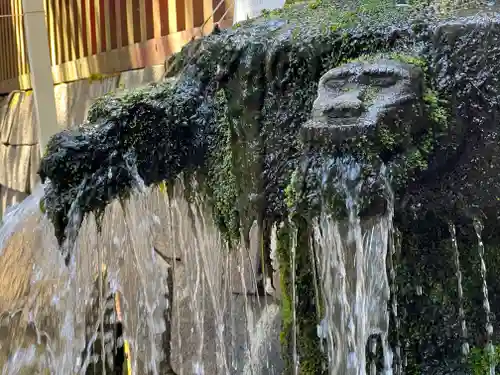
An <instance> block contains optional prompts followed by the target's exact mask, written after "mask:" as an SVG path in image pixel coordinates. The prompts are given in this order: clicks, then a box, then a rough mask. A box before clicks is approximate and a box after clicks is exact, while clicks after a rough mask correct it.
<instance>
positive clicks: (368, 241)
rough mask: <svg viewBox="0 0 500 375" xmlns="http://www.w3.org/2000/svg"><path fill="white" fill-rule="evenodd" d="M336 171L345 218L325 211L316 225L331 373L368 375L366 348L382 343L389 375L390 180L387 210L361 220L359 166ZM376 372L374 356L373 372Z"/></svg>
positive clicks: (315, 235)
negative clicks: (343, 200)
mask: <svg viewBox="0 0 500 375" xmlns="http://www.w3.org/2000/svg"><path fill="white" fill-rule="evenodd" d="M337 174H338V176H336V177H337V178H335V179H334V180H335V181H337V182H336V185H337V186H336V190H337V191H340V192H342V193H343V194H344V196H345V203H346V208H347V212H348V217H347V220H346V221H341V222H339V221H338V220H336V219H335V218H334V217H332V216H331V215H329V214H328V213H326V212H325V213H323V214H321V216H320V217H319V218H318V219H317V221H316V224H315V228H314V243H315V247H316V256H317V263H318V266H319V267H318V268H319V275H320V277H319V279H320V280H321V283H322V285H321V290H323V302H324V322H325V324H324V326H326V327H325V328H326V331H327V334H326V342H327V347H328V350H327V353H328V362H329V373H330V374H331V375H334V374H335V375H337V374H345V375H350V374H352V375H364V374H366V363H367V359H366V346H367V345H368V346H369V349H370V352H371V353H372V354H373V355H374V354H375V353H376V351H377V348H376V347H377V343H378V342H379V343H380V345H381V347H382V351H383V369H382V373H383V374H387V375H389V374H392V373H393V369H392V368H393V367H392V365H393V363H392V362H393V354H392V350H391V348H390V347H389V344H388V333H389V310H388V308H387V305H388V302H389V299H390V285H389V278H388V275H387V265H386V259H387V255H388V250H389V247H390V244H391V236H392V234H393V227H392V215H393V209H392V193H391V190H390V188H389V185H388V184H387V183H386V188H387V189H386V192H387V193H388V203H389V205H388V209H387V212H386V213H385V214H384V215H381V216H376V217H373V218H369V219H364V220H363V221H362V220H361V219H360V218H359V216H358V214H357V212H358V208H359V205H360V201H361V199H362V197H361V196H360V191H361V188H362V184H363V181H362V180H361V179H359V176H360V174H361V170H360V166H359V165H357V164H356V163H349V162H348V163H345V164H344V163H341V164H340V166H339V168H338V171H337ZM390 256H392V253H391V254H390ZM392 271H394V270H392ZM376 373H377V369H376V366H375V363H374V360H373V361H372V364H371V366H370V374H376Z"/></svg>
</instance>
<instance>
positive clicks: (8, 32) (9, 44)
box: [5, 3, 16, 78]
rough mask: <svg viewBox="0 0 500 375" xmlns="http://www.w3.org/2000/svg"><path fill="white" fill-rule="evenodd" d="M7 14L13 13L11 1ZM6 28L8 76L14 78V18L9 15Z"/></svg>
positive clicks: (7, 5) (7, 7)
mask: <svg viewBox="0 0 500 375" xmlns="http://www.w3.org/2000/svg"><path fill="white" fill-rule="evenodd" d="M5 14H6V15H10V14H12V9H11V6H10V3H7V4H6V7H5ZM6 20H7V22H6V25H7V26H6V30H5V35H6V36H7V55H6V60H7V78H14V76H15V75H14V59H15V57H16V55H15V52H16V51H15V49H14V43H13V42H12V41H13V34H12V18H10V17H7V18H6Z"/></svg>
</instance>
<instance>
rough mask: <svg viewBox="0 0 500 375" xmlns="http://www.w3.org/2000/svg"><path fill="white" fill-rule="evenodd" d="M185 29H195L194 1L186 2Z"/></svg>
mask: <svg viewBox="0 0 500 375" xmlns="http://www.w3.org/2000/svg"><path fill="white" fill-rule="evenodd" d="M184 17H185V18H184V20H185V23H184V29H185V30H190V29H192V28H194V6H193V0H184Z"/></svg>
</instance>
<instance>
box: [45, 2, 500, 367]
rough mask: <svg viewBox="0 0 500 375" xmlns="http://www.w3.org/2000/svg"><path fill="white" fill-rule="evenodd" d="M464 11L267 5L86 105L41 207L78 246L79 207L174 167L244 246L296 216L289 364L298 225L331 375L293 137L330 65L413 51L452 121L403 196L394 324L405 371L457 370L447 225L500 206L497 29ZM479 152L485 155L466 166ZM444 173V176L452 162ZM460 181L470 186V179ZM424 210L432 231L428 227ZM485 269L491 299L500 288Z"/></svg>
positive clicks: (303, 353) (301, 317)
mask: <svg viewBox="0 0 500 375" xmlns="http://www.w3.org/2000/svg"><path fill="white" fill-rule="evenodd" d="M450 17H451V16H450ZM450 19H452V18H450ZM454 19H455V21H448V20H445V21H443V20H439V19H438V18H435V17H434V16H432V15H431V14H429V13H426V12H425V11H423V12H422V13H418V12H413V11H411V10H407V9H402V8H397V9H396V8H394V7H393V6H392V2H389V1H387V2H386V1H372V2H366V1H365V2H363V1H361V2H356V3H355V4H353V3H349V4H347V5H346V4H342V5H340V4H337V3H334V2H327V1H322V2H321V1H317V2H314V3H310V4H298V5H296V6H291V7H287V8H286V9H285V10H282V11H274V12H270V13H266V15H265V16H264V17H262V18H260V19H257V20H253V21H247V22H245V23H242V24H241V25H235V27H234V28H232V29H229V30H222V31H221V30H215V31H214V33H213V34H211V35H209V36H207V37H205V38H203V39H199V40H195V41H193V42H192V43H190V44H188V45H187V46H186V47H185V48H184V49H183V50H182V51H181V52H180V53H179V54H178V55H175V56H174V57H173V58H172V59H171V60H170V61H169V63H168V67H169V69H170V70H169V71H170V77H171V79H170V80H169V81H166V82H163V83H160V84H158V85H154V86H151V87H148V88H145V89H141V90H138V91H132V92H129V93H126V94H121V95H115V96H106V97H103V98H102V99H100V100H99V101H97V102H96V103H95V105H94V106H93V108H92V109H91V111H90V114H89V121H90V123H89V124H85V125H83V126H82V127H80V128H79V129H74V130H71V131H67V132H64V133H60V134H58V135H56V136H55V137H53V138H52V140H51V142H50V143H49V145H48V148H47V150H46V154H45V157H44V159H43V161H42V165H41V169H40V175H41V177H42V179H50V181H51V184H50V185H49V186H48V188H47V190H46V194H45V198H44V205H43V206H44V209H45V210H46V212H47V214H48V215H49V217H50V218H51V219H52V221H53V222H54V225H55V230H56V235H57V237H58V239H59V240H60V243H61V244H63V243H64V241H65V240H67V241H69V242H70V243H71V241H72V240H74V238H73V237H72V236H74V231H69V232H68V231H67V230H66V229H67V227H68V224H71V225H76V228H77V227H78V225H79V224H80V222H81V215H73V214H74V213H75V212H79V213H80V214H82V215H84V214H87V213H89V212H91V211H94V212H96V213H98V214H99V213H100V212H102V210H103V209H104V207H105V206H106V205H107V204H108V203H109V202H110V201H111V200H113V199H116V198H119V199H126V198H127V196H128V195H129V194H130V192H131V191H132V189H133V188H134V187H136V186H137V184H138V183H141V182H144V183H145V184H146V185H151V184H161V185H162V186H164V185H163V184H166V186H167V188H168V186H170V185H171V184H170V182H171V181H173V179H175V178H176V177H178V176H179V175H180V174H183V175H184V176H188V177H190V176H192V175H196V177H197V180H198V181H199V182H200V186H199V188H200V189H201V190H202V192H203V193H204V194H205V195H206V197H207V198H208V199H209V201H210V203H211V206H212V210H213V215H214V218H215V220H216V222H217V224H218V225H219V227H220V229H221V231H222V232H223V233H224V234H225V235H226V238H227V240H228V241H238V240H239V237H240V236H239V234H240V231H242V232H243V234H244V236H243V237H244V239H246V237H247V236H246V235H247V233H248V230H249V228H250V226H251V224H252V222H253V221H254V220H257V219H262V218H265V219H266V220H267V221H269V222H271V223H282V222H284V223H286V224H285V226H284V228H282V229H281V230H280V234H279V237H280V241H279V244H280V245H279V254H280V259H281V265H280V268H281V271H282V273H281V277H282V287H283V293H284V295H283V298H282V301H283V320H284V331H283V334H282V340H283V345H284V349H285V350H284V353H285V355H287V356H288V358H287V363H288V366H289V367H288V369H289V370H288V371H290V368H291V367H290V366H293V363H292V359H293V358H291V349H290V338H291V329H292V327H291V323H290V316H289V315H287V314H289V313H290V310H291V308H292V306H291V305H290V303H291V302H290V301H291V299H290V298H291V297H290V296H291V274H290V272H289V271H290V263H289V260H290V251H291V238H292V237H291V233H292V232H293V233H295V232H294V231H296V235H295V234H294V236H293V238H294V239H295V238H296V239H297V246H296V248H295V249H296V252H297V253H296V257H297V259H299V260H300V262H298V264H299V269H297V270H296V282H297V284H296V291H297V300H298V301H299V302H298V304H297V305H296V306H295V309H296V318H297V325H298V327H299V332H300V333H299V341H298V346H297V349H298V353H297V354H298V356H299V358H300V373H301V374H304V375H307V374H314V375H316V374H321V373H323V371H324V370H323V369H324V364H325V356H324V354H322V353H321V351H320V348H319V341H318V340H316V339H315V334H316V325H317V324H318V322H319V316H320V314H318V311H321V308H320V306H318V303H317V302H316V301H315V299H314V291H313V286H312V285H313V284H314V279H313V276H312V275H313V272H311V271H312V270H313V266H312V262H311V259H310V249H309V247H308V246H309V244H308V241H307V236H308V235H309V232H310V229H311V228H310V219H311V216H312V215H314V213H313V212H312V211H307V207H305V208H304V207H302V211H301V210H298V211H297V212H294V216H293V217H292V218H290V217H289V215H290V212H289V206H288V205H287V204H289V203H290V201H289V200H290V199H291V198H290V196H289V195H290V193H291V192H290V189H289V186H290V181H291V179H292V173H293V172H294V171H295V170H297V168H298V167H300V162H301V157H302V156H303V155H304V154H305V152H306V151H307V150H304V149H303V145H302V144H301V143H300V141H299V136H298V132H299V129H300V127H301V126H302V124H303V123H304V122H305V121H306V120H307V119H308V118H309V116H310V110H311V107H312V103H313V101H314V99H315V98H316V91H317V84H318V81H319V78H320V77H321V76H322V75H323V74H324V73H325V72H326V71H328V70H329V69H331V68H333V67H335V66H338V65H340V64H341V63H343V62H346V61H349V60H352V59H357V58H359V57H360V56H365V55H370V54H375V53H397V54H401V53H403V54H406V53H409V54H411V55H417V56H419V59H421V60H422V61H424V62H425V65H426V66H427V67H428V74H429V77H430V79H429V84H430V85H432V87H433V88H434V89H435V90H436V92H437V94H438V95H441V96H443V95H444V96H445V97H446V98H447V99H448V106H449V107H448V109H449V110H451V123H450V124H449V126H448V127H447V128H446V132H445V133H446V134H436V139H438V147H437V148H436V149H435V150H434V155H433V156H432V157H429V158H428V160H425V162H426V165H427V164H428V165H429V168H428V170H426V171H425V173H422V174H419V175H418V176H414V177H413V178H412V180H411V181H410V185H409V186H406V185H404V186H400V187H399V188H398V191H397V193H398V209H399V211H398V212H397V215H396V221H397V222H396V224H397V225H398V226H400V229H401V232H402V234H403V247H402V250H401V254H400V258H399V263H398V265H397V284H398V292H397V293H398V303H399V305H400V310H401V311H402V315H401V329H400V332H401V335H402V336H404V337H403V338H404V340H403V341H404V345H405V346H404V350H405V353H406V354H407V356H408V367H407V371H408V373H414V374H420V373H432V374H445V373H447V372H446V371H448V370H449V368H464V366H465V367H466V366H467V364H465V363H463V364H462V363H460V354H457V353H458V352H457V351H458V349H457V348H458V346H457V345H459V344H460V341H461V340H460V338H459V337H458V336H457V335H458V328H457V314H456V296H455V295H454V294H453V293H454V292H453V291H454V289H453V288H456V286H454V281H453V280H454V278H453V274H454V271H453V266H452V265H451V264H450V259H452V258H451V257H450V251H451V250H450V247H449V246H448V245H447V242H446V241H447V240H448V239H449V233H448V234H447V233H446V228H447V226H446V220H447V218H449V217H450V214H452V213H457V212H458V211H457V207H459V208H460V207H462V206H464V205H467V204H469V205H470V204H471V202H472V204H476V205H479V206H481V207H483V206H484V207H485V208H486V209H487V210H489V211H488V212H493V211H494V210H495V209H496V208H497V202H496V201H494V200H493V202H492V201H491V200H489V201H488V198H491V197H492V196H493V195H492V194H494V193H495V192H496V190H495V186H496V185H495V184H497V183H498V181H497V179H495V178H497V177H494V176H498V173H497V174H496V175H494V174H493V171H495V172H499V171H500V168H497V167H496V164H494V165H495V168H496V169H495V168H492V169H491V170H490V169H487V170H488V171H489V172H487V173H483V174H481V173H479V174H478V172H477V170H478V169H474V168H476V167H477V166H478V165H479V164H481V163H483V164H484V161H485V158H484V156H486V157H487V158H489V159H488V160H489V161H490V162H496V159H497V156H496V155H500V152H497V146H496V145H498V142H496V138H495V137H493V134H494V130H495V129H496V126H497V122H496V121H494V119H497V118H498V117H497V116H498V113H497V112H498V109H497V104H495V103H496V102H495V101H494V98H495V97H496V93H497V89H498V87H500V86H499V84H498V82H497V80H496V74H495V72H498V71H499V68H500V67H499V66H498V64H500V58H497V57H500V56H497V54H498V48H497V47H496V45H497V44H496V41H497V39H498V36H499V35H500V31H499V30H500V29H499V27H498V25H499V24H500V23H499V20H498V17H497V15H496V14H493V15H490V16H486V15H482V16H476V17H469V18H464V19H460V18H454ZM471 28H472V29H471ZM471 34H473V36H471ZM173 77H175V78H173ZM485 98H486V99H485ZM477 103H485V104H484V105H476V104H477ZM485 129H486V130H487V131H486V132H483V130H485ZM488 137H489V138H488ZM470 140H473V141H472V142H468V141H470ZM488 142H489V143H488ZM495 142H496V143H495ZM466 144H468V145H469V146H467V145H466ZM465 146H467V147H468V148H466V149H467V152H465V153H463V152H461V150H463V147H465ZM486 146H487V147H486ZM485 147H486V148H485ZM485 149H486V150H488V152H487V153H486V154H485V153H484V152H483V151H484V150H485ZM499 151H500V150H499ZM318 160H319V159H318ZM473 160H479V161H477V162H476V164H474V163H472V164H470V162H471V161H473ZM478 163H479V164H478ZM450 165H451V167H450ZM481 165H482V164H481ZM448 170H449V171H451V172H450V173H449V174H448V175H447V174H445V173H444V172H443V171H448ZM479 170H483V171H484V170H485V169H484V168H482V169H481V168H480V169H479ZM457 171H458V172H457ZM460 171H461V172H460ZM443 175H444V176H445V178H441V176H443ZM455 176H461V177H464V176H465V177H464V178H466V179H467V178H468V179H469V180H470V181H469V180H467V181H468V182H467V184H464V183H463V182H460V181H459V180H457V179H456V178H455ZM485 178H486V181H488V184H489V185H488V190H487V193H486V192H485V194H483V195H477V197H476V195H475V194H474V189H473V187H474V186H475V185H474V184H477V183H478V182H479V181H481V182H483V181H484V180H483V179H485ZM452 182H453V183H456V186H455V187H454V186H452ZM433 184H434V185H433ZM435 184H438V185H439V188H435ZM462 187H464V188H467V189H469V190H464V189H463V188H462ZM287 188H288V189H287ZM292 193H293V192H292ZM310 193H314V192H310ZM186 194H187V195H189V191H187V192H186ZM287 194H288V197H287V196H286V195H287ZM499 196H500V194H499ZM463 197H466V198H470V199H472V201H471V200H470V199H469V200H467V199H465V200H464V199H462V198H463ZM476 198H478V199H476ZM292 201H293V197H292ZM436 212H439V214H435V213H436ZM460 212H461V211H460ZM426 215H431V216H426ZM460 215H461V216H460ZM68 217H71V218H72V220H74V222H69V221H68ZM456 217H459V218H464V219H463V220H462V221H460V220H459V221H460V222H459V223H458V224H459V225H462V226H463V227H464V228H467V223H466V222H467V220H466V218H465V216H464V215H462V214H461V213H460V214H458V213H457V216H456ZM490 217H492V216H491V215H490V216H488V218H490ZM422 220H423V222H424V224H425V223H432V225H431V226H430V227H429V228H428V227H424V226H422V225H423V224H422ZM494 222H495V220H492V223H494ZM460 228H461V227H460ZM490 228H494V227H492V224H491V225H490V224H488V225H487V226H486V229H485V239H486V243H487V248H488V249H490V250H488V252H487V254H488V255H487V256H488V257H489V258H488V259H489V260H490V261H492V262H496V255H495V254H496V248H497V247H495V246H496V244H498V241H497V240H496V239H495V238H494V237H493V234H492V233H493V231H492V230H491V229H490ZM292 229H293V230H292ZM464 231H465V232H464V233H466V235H464V236H465V237H464V239H463V240H461V241H462V242H461V245H460V248H461V249H463V251H464V253H463V256H464V259H463V260H462V262H463V264H464V274H465V276H464V278H466V279H467V286H466V287H465V290H466V292H465V293H466V296H467V301H468V302H467V303H468V305H467V310H466V311H467V317H468V319H469V320H470V322H471V323H470V326H471V330H475V329H476V327H479V326H481V322H480V320H479V318H478V317H479V316H480V311H481V306H480V301H481V292H480V289H477V288H478V285H479V283H480V279H479V276H478V273H477V269H476V266H477V257H476V256H475V250H474V249H475V244H474V236H473V235H472V234H471V232H470V228H469V231H468V232H467V230H465V229H464ZM422 238H425V239H426V240H425V241H424V240H422ZM495 264H496V263H495ZM491 272H493V271H489V274H488V282H489V283H488V285H489V287H490V288H491V293H490V295H492V296H493V297H492V301H493V300H495V298H497V296H496V291H498V290H499V289H500V286H499V285H500V284H498V281H497V278H494V276H493V274H491ZM497 284H498V285H497ZM417 285H418V286H422V288H423V289H424V290H425V293H424V294H423V295H421V296H419V295H417V294H416V292H415V290H416V289H415V286H417ZM455 285H456V284H455ZM481 303H482V302H481ZM499 312H500V309H498V308H497V309H495V310H494V313H495V314H497V313H499ZM477 329H479V328H477ZM439 335H440V336H439ZM438 336H439V337H438ZM472 336H473V335H471V336H470V337H472ZM397 339H399V338H395V340H397ZM471 340H472V338H471ZM471 344H474V343H471ZM478 345H479V346H481V345H482V344H481V343H478ZM448 359H450V360H448ZM454 366H455V367H454ZM436 371H437V372H436Z"/></svg>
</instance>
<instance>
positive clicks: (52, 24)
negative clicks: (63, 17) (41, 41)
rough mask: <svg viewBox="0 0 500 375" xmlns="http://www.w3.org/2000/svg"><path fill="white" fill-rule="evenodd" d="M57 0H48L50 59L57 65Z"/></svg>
mask: <svg viewBox="0 0 500 375" xmlns="http://www.w3.org/2000/svg"><path fill="white" fill-rule="evenodd" d="M55 1H56V0H47V10H48V12H47V26H48V29H49V44H50V61H51V64H52V66H54V65H57V47H56V41H57V40H56V39H57V38H56V21H55V17H54V7H55V5H54V3H55Z"/></svg>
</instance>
